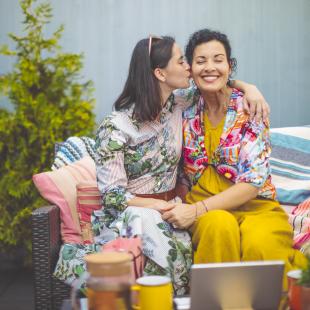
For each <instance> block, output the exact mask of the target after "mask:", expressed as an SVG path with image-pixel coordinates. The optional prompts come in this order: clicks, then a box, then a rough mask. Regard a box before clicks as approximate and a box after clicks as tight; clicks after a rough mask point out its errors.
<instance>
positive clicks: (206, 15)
mask: <svg viewBox="0 0 310 310" xmlns="http://www.w3.org/2000/svg"><path fill="white" fill-rule="evenodd" d="M51 3H52V7H53V9H54V17H53V22H52V23H51V24H50V25H49V29H48V31H49V32H51V31H53V30H55V29H56V27H57V26H58V25H59V24H60V23H63V24H64V25H65V32H64V36H63V39H62V46H63V47H64V50H65V51H69V52H83V53H84V55H85V61H84V63H85V68H84V71H83V75H84V76H85V78H87V79H92V80H93V81H94V82H95V87H96V92H95V97H96V100H97V103H96V108H95V112H96V114H97V120H98V121H100V119H102V117H103V116H104V115H106V114H107V113H110V111H111V108H112V104H113V102H114V100H115V99H116V97H117V95H118V94H119V92H120V91H121V89H122V86H123V83H124V81H125V79H126V76H127V70H128V65H129V60H130V56H131V51H132V49H133V47H134V45H135V43H136V42H137V41H138V40H139V39H141V38H142V37H145V36H148V34H150V33H153V34H170V35H173V36H175V38H176V40H177V41H178V42H179V43H180V45H182V46H184V44H185V42H186V41H187V38H188V36H189V35H190V34H191V33H192V32H194V31H195V30H198V29H200V28H203V27H210V28H213V29H217V30H220V31H222V32H225V33H227V35H228V36H229V38H230V40H231V43H232V47H233V55H234V56H235V57H236V58H237V60H238V72H237V75H236V78H238V79H243V80H245V81H248V82H251V83H254V84H256V85H257V86H258V87H259V88H260V89H261V91H262V92H263V93H264V95H265V97H266V99H267V100H268V102H269V103H270V106H271V109H272V115H271V124H272V126H273V127H279V126H293V125H303V124H310V108H309V103H310V102H309V98H310V82H309V81H310V78H309V72H310V18H309V16H310V0H234V1H232V0H51ZM20 22H21V14H20V9H19V7H18V0H0V43H8V42H9V41H8V39H7V36H6V34H7V33H8V32H13V33H19V32H20V31H21V29H22V26H21V24H20ZM10 67H11V63H9V62H8V61H7V59H5V58H3V57H0V73H3V72H5V71H6V70H9V69H10ZM0 105H1V106H8V103H7V102H6V100H3V99H2V101H1V102H0Z"/></svg>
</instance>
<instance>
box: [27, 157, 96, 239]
mask: <svg viewBox="0 0 310 310" xmlns="http://www.w3.org/2000/svg"><path fill="white" fill-rule="evenodd" d="M32 180H33V182H34V184H35V186H36V187H37V189H38V191H39V192H40V194H41V195H42V197H43V198H44V199H46V200H48V201H49V202H51V203H52V204H55V205H57V206H58V207H59V208H60V220H61V237H62V240H63V242H65V243H82V242H83V240H82V236H81V229H80V223H79V218H78V214H77V210H76V205H77V195H76V186H77V184H78V183H80V182H82V181H93V182H95V181H96V166H95V163H94V161H93V159H92V158H91V157H89V156H86V157H84V158H82V159H81V160H79V161H76V162H74V163H72V164H69V165H67V166H64V167H61V168H60V169H58V170H55V171H48V172H43V173H39V174H35V175H34V176H33V177H32Z"/></svg>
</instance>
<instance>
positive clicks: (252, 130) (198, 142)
mask: <svg viewBox="0 0 310 310" xmlns="http://www.w3.org/2000/svg"><path fill="white" fill-rule="evenodd" d="M188 97H189V98H190V101H191V102H192V105H191V106H190V107H188V108H187V109H186V110H185V111H184V113H183V169H184V173H185V175H186V177H187V180H189V182H190V185H193V184H196V182H197V180H198V179H199V177H200V176H201V175H202V173H203V172H204V170H205V169H206V167H208V165H213V166H214V167H215V169H216V170H217V172H218V173H219V174H221V175H223V176H225V177H226V178H227V179H229V180H230V181H232V182H234V183H238V182H245V183H250V184H252V185H254V186H257V187H260V191H259V196H260V197H264V198H269V199H275V195H276V194H275V188H274V186H273V184H272V183H271V176H270V167H269V161H268V158H269V156H270V152H271V147H270V140H269V128H268V127H266V126H265V124H264V123H263V122H259V123H257V122H255V121H250V120H249V115H247V114H245V113H244V110H243V105H242V100H243V94H242V93H241V92H240V91H238V90H237V89H233V91H232V94H231V98H230V103H229V105H228V107H227V114H226V119H225V124H224V129H223V133H222V135H221V138H220V143H219V146H218V147H217V149H216V150H215V153H214V154H213V157H212V160H210V159H209V158H208V156H207V154H206V150H205V146H204V139H205V137H204V123H203V119H204V118H203V113H204V101H203V98H202V97H201V96H200V93H199V91H198V90H197V89H196V90H195V89H194V88H193V89H192V94H191V96H190V95H188Z"/></svg>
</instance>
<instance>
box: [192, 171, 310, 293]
mask: <svg viewBox="0 0 310 310" xmlns="http://www.w3.org/2000/svg"><path fill="white" fill-rule="evenodd" d="M210 168H211V167H210ZM206 182H208V183H206ZM210 182H211V183H210ZM206 185H207V189H206ZM231 185H232V183H231V182H229V181H228V180H226V179H225V178H224V177H222V176H220V175H218V174H217V173H216V172H215V170H213V168H212V169H209V168H208V169H207V170H206V171H205V173H204V174H203V175H202V176H201V178H200V179H199V181H198V183H197V184H196V185H195V186H194V187H193V188H192V190H191V191H190V192H189V193H188V194H187V196H186V199H187V202H188V203H194V202H197V201H199V200H202V199H206V198H207V197H210V196H212V195H215V194H216V193H218V192H220V191H223V190H225V189H226V188H227V187H229V186H231ZM191 232H192V241H193V247H194V263H196V264H198V263H215V262H237V261H253V260H283V261H285V273H284V275H286V273H287V272H288V271H289V270H292V269H299V268H304V267H305V266H306V264H307V261H306V258H305V257H304V255H303V254H302V253H301V252H300V251H298V250H295V249H293V231H292V227H291V225H290V224H289V222H288V217H287V215H286V213H285V211H284V210H283V209H282V208H281V207H280V205H279V203H278V202H277V201H274V200H268V199H253V200H251V201H249V202H248V203H246V204H245V205H243V206H240V207H239V208H238V209H237V210H235V211H224V210H213V211H209V212H207V213H205V214H204V215H202V216H201V217H199V218H198V219H197V220H196V222H195V223H194V225H193V226H192V228H191ZM283 280H284V281H283V288H284V289H287V279H286V276H284V277H283Z"/></svg>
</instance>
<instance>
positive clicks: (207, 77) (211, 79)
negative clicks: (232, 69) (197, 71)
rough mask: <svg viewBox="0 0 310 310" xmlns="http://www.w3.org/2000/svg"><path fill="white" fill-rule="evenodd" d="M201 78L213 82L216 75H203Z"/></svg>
mask: <svg viewBox="0 0 310 310" xmlns="http://www.w3.org/2000/svg"><path fill="white" fill-rule="evenodd" d="M203 79H204V80H205V81H207V82H213V81H215V80H216V79H217V76H204V77H203Z"/></svg>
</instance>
